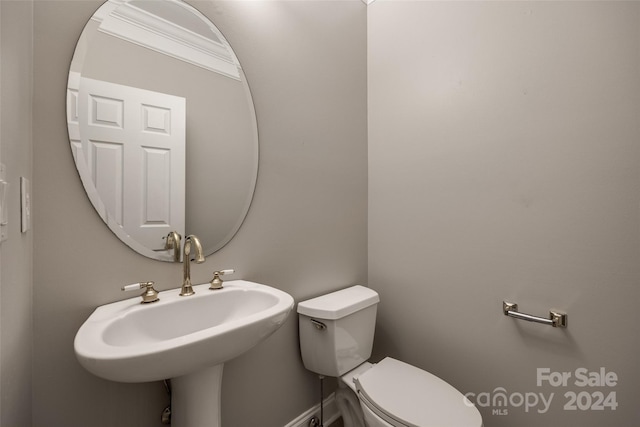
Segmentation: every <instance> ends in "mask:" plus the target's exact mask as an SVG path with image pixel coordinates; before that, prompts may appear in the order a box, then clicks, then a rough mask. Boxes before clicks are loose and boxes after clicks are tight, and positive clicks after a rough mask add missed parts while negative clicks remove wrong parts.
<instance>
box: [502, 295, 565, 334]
mask: <svg viewBox="0 0 640 427" xmlns="http://www.w3.org/2000/svg"><path fill="white" fill-rule="evenodd" d="M502 311H503V312H504V314H505V316H510V317H515V318H516V319H522V320H526V321H529V322H536V323H544V324H545V325H551V326H553V327H554V328H566V327H567V314H566V313H560V312H558V311H553V310H551V311H549V317H548V318H545V317H538V316H533V315H531V314H526V313H520V312H519V311H518V304H516V303H515V302H507V301H502Z"/></svg>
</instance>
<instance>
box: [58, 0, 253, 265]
mask: <svg viewBox="0 0 640 427" xmlns="http://www.w3.org/2000/svg"><path fill="white" fill-rule="evenodd" d="M67 123H68V129H69V140H70V143H71V150H72V153H73V157H74V160H75V163H76V167H77V169H78V173H79V175H80V178H81V180H82V183H83V185H84V188H85V190H86V193H87V195H88V197H89V200H90V201H91V203H92V204H93V206H94V208H95V209H96V211H97V212H98V214H99V215H100V217H101V218H102V219H103V220H104V222H105V223H106V224H107V226H108V227H109V228H110V229H111V230H112V231H113V232H114V233H115V234H116V235H117V236H118V237H119V238H120V239H121V240H122V241H123V242H124V243H126V244H127V245H128V246H130V247H131V248H133V249H134V250H136V251H137V252H138V253H140V254H143V255H145V256H147V257H150V258H153V259H158V260H163V261H176V260H179V257H178V259H176V258H175V255H174V253H179V251H174V249H173V247H175V246H176V245H174V244H173V240H174V239H172V238H168V237H169V236H175V234H173V233H172V232H177V233H178V234H179V235H180V236H182V237H184V236H186V235H189V234H196V235H197V236H198V237H199V238H200V241H201V242H202V245H203V248H204V250H205V252H206V254H207V255H209V254H212V253H213V252H215V251H216V250H218V249H220V248H221V247H223V246H224V245H225V244H226V243H227V242H229V240H231V238H232V237H233V236H234V234H235V233H236V232H237V231H238V229H239V228H240V226H241V225H242V222H243V220H244V218H245V216H246V214H247V211H248V210H249V206H250V204H251V200H252V198H253V192H254V189H255V184H256V178H257V172H258V132H257V124H256V116H255V111H254V107H253V101H252V99H251V94H250V92H249V86H248V84H247V80H246V78H245V76H244V74H243V72H242V68H241V67H240V63H239V62H238V59H237V58H236V55H235V54H234V52H233V50H232V49H231V46H230V45H229V43H228V42H227V41H226V39H225V38H224V36H223V35H222V33H221V32H220V31H219V30H218V29H217V28H216V27H215V25H214V24H213V23H212V22H211V21H210V20H209V19H207V18H206V17H205V16H204V15H203V14H201V13H200V12H198V11H197V10H196V9H194V8H193V7H191V6H189V5H188V4H186V3H184V2H183V1H180V0H155V1H147V0H109V1H107V2H106V3H105V4H103V5H102V6H101V7H100V8H99V9H98V10H97V11H96V13H95V14H94V15H93V16H92V17H91V19H90V20H89V22H88V23H87V24H86V26H85V28H84V30H83V32H82V34H81V36H80V39H79V40H78V44H77V46H76V50H75V53H74V56H73V59H72V62H71V67H70V70H69V81H68V87H67Z"/></svg>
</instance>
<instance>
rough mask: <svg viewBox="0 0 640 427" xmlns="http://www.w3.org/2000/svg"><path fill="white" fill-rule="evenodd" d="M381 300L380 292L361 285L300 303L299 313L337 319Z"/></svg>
mask: <svg viewBox="0 0 640 427" xmlns="http://www.w3.org/2000/svg"><path fill="white" fill-rule="evenodd" d="M378 302H380V297H379V296H378V293H377V292H376V291H374V290H373V289H370V288H366V287H364V286H361V285H355V286H351V287H350V288H346V289H342V290H339V291H336V292H331V293H330V294H326V295H321V296H319V297H316V298H312V299H309V300H306V301H301V302H300V303H298V313H299V314H304V315H305V316H309V317H314V318H316V319H326V320H335V319H340V318H342V317H345V316H348V315H349V314H352V313H355V312H356V311H358V310H362V309H363V308H367V307H369V306H371V305H373V304H377V303H378Z"/></svg>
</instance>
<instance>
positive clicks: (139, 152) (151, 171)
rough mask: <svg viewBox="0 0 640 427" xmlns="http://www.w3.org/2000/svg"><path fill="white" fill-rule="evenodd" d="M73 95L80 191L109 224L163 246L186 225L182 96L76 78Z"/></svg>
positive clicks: (153, 246) (155, 246)
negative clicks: (81, 165) (81, 168)
mask: <svg viewBox="0 0 640 427" xmlns="http://www.w3.org/2000/svg"><path fill="white" fill-rule="evenodd" d="M78 103H79V109H78V111H79V114H78V125H79V128H80V129H79V130H80V132H79V134H80V135H81V138H80V142H79V144H77V145H76V150H77V152H76V157H78V156H83V157H84V161H85V165H86V171H85V173H87V174H88V175H89V176H88V177H83V182H84V185H85V188H86V187H87V186H90V187H92V188H90V189H88V191H87V193H89V194H90V197H91V193H93V194H94V195H95V196H96V199H97V200H99V202H98V204H99V205H100V208H99V209H98V211H99V212H100V211H101V210H102V211H103V212H102V213H101V215H102V216H103V219H105V220H106V221H107V223H108V224H109V226H110V227H111V228H112V229H113V228H114V227H119V228H121V230H122V231H123V232H124V234H125V235H126V236H128V237H130V238H131V239H133V240H135V241H136V242H138V243H141V244H143V245H144V246H146V247H148V248H151V249H152V250H162V249H163V248H164V238H165V237H166V236H167V234H168V233H169V232H171V231H177V232H178V233H180V234H181V235H184V229H185V179H184V176H185V156H186V100H185V98H182V97H178V96H173V95H168V94H164V93H159V92H153V91H148V90H143V89H138V88H134V87H130V86H124V85H119V84H114V83H109V82H104V81H100V80H94V79H89V78H80V82H79V88H78ZM80 173H81V175H82V174H83V171H80ZM89 190H90V191H89ZM95 204H96V202H95V201H94V205H95ZM118 234H119V235H122V233H118Z"/></svg>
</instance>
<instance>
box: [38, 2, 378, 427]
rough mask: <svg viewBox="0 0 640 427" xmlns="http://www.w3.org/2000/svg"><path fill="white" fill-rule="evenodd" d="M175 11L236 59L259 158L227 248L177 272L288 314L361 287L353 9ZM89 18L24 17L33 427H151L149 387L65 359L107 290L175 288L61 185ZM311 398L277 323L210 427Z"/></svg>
mask: <svg viewBox="0 0 640 427" xmlns="http://www.w3.org/2000/svg"><path fill="white" fill-rule="evenodd" d="M190 3H192V4H193V5H194V6H196V7H197V8H198V9H199V10H200V11H202V12H203V13H204V14H205V15H207V16H209V17H210V18H211V19H212V20H213V21H214V22H215V23H216V25H217V26H218V27H219V28H220V29H221V30H222V32H223V33H224V34H225V36H226V38H227V39H228V40H229V41H230V43H231V45H232V46H233V48H234V50H235V52H236V54H237V55H238V57H239V59H240V61H241V63H242V65H243V68H244V71H245V73H246V75H247V78H248V80H249V83H250V85H251V89H252V94H253V98H254V102H255V107H256V112H257V116H258V126H259V129H258V130H259V133H260V144H261V145H260V150H261V152H260V156H261V158H260V170H259V176H258V186H257V189H256V194H255V198H254V202H253V205H252V208H251V210H250V212H249V215H248V217H247V220H246V221H245V223H244V225H243V227H242V228H241V229H240V232H239V233H238V234H237V235H236V237H235V238H234V239H233V240H232V241H231V243H230V244H229V245H228V246H226V247H225V248H224V249H222V250H221V251H220V252H218V253H216V254H214V255H212V256H210V257H208V258H207V262H206V263H205V264H202V265H195V266H192V277H193V278H194V281H195V282H196V283H197V282H204V281H207V280H209V279H210V275H211V272H212V271H214V270H216V269H220V268H235V269H236V274H235V276H234V277H235V278H243V279H247V280H253V281H257V282H262V283H265V284H269V285H272V286H275V287H277V288H280V289H283V290H285V291H287V292H289V293H290V294H291V295H293V296H294V298H295V299H296V300H301V299H305V298H308V297H310V296H315V295H318V294H321V293H324V292H327V291H330V290H333V289H337V288H339V287H344V286H347V285H350V284H353V283H364V282H366V239H367V237H366V233H367V229H366V221H367V219H366V209H367V205H366V203H367V202H366V197H367V191H366V185H367V184H366V183H367V160H366V159H367V156H366V151H367V148H366V147H367V145H366V144H367V140H366V132H367V129H366V78H365V76H366V29H365V26H366V15H365V13H364V10H365V9H364V7H365V6H364V4H363V3H361V2H360V1H350V2H321V1H320V2H314V1H310V2H264V3H262V2H260V3H257V2H209V1H199V2H190ZM99 4H100V2H98V1H96V2H93V1H66V2H63V1H38V2H36V3H35V45H34V49H35V56H34V61H35V64H34V67H35V78H34V91H35V99H34V185H35V186H34V192H35V201H36V202H37V209H36V210H35V225H36V227H37V234H36V235H35V236H34V317H35V352H34V359H35V360H34V383H33V387H34V394H33V425H34V426H47V427H56V426H61V427H62V426H64V427H85V426H91V427H100V426H116V425H117V426H119V427H126V426H131V427H134V426H142V425H144V426H153V425H159V415H160V413H161V411H162V409H163V408H164V406H165V405H166V404H167V399H166V397H165V395H164V391H163V389H162V386H161V384H160V383H151V384H118V383H113V382H108V381H103V380H100V379H98V378H96V377H94V376H92V375H91V374H89V373H87V372H85V371H84V370H83V369H82V368H81V367H80V366H79V365H78V363H77V362H76V360H75V356H74V354H73V338H74V335H75V332H76V331H77V329H78V327H79V326H80V325H81V324H82V322H83V321H84V320H85V319H86V317H87V316H88V315H89V314H90V313H91V311H92V310H93V309H94V308H95V307H96V306H98V305H100V304H104V303H108V302H111V301H115V300H117V299H121V298H125V297H129V295H123V294H121V292H120V291H119V288H120V286H121V285H122V284H124V283H130V282H132V281H138V280H147V279H149V280H155V281H156V283H157V285H158V286H157V287H158V288H160V289H169V288H175V287H177V286H179V283H180V280H181V274H182V271H181V266H180V265H177V264H167V263H160V262H154V261H150V260H148V259H145V258H143V257H141V256H139V255H137V254H136V253H134V252H132V251H131V250H130V249H128V248H127V247H126V246H124V245H123V244H122V243H121V242H120V241H119V240H117V238H115V237H114V236H113V235H112V234H111V232H110V231H109V230H108V229H107V227H106V226H105V225H104V224H103V223H102V221H101V220H100V219H99V217H98V215H97V214H96V213H95V212H94V210H93V207H92V206H91V204H90V203H89V201H88V199H87V197H86V196H85V195H84V192H83V189H82V185H81V183H80V180H79V178H78V176H77V173H76V171H75V167H74V164H73V160H72V157H71V152H70V149H69V147H68V139H67V134H66V125H65V113H64V105H65V86H66V78H67V71H68V67H69V63H70V60H71V57H72V54H73V50H74V46H75V41H76V40H77V37H78V36H79V34H80V32H81V30H82V27H83V25H84V23H85V22H86V20H87V19H88V18H89V17H90V16H91V14H92V13H93V11H94V10H95V9H96V8H97V7H98V6H99ZM180 321H185V319H182V320H180ZM186 321H188V319H186ZM186 362H187V363H188V361H186ZM316 386H317V379H316V378H315V377H314V376H313V375H312V374H310V373H308V372H306V371H305V370H304V368H303V367H302V364H301V361H300V357H299V351H298V339H297V318H296V316H295V315H292V316H291V318H290V319H289V320H288V321H287V322H286V323H285V325H284V326H283V327H282V328H281V329H280V330H279V331H278V332H277V333H276V334H275V335H273V336H272V337H270V338H269V339H268V340H267V341H265V342H264V343H262V344H260V345H259V346H257V347H256V348H254V349H253V350H251V351H250V352H248V353H246V354H245V355H243V356H242V357H240V358H238V359H236V360H234V361H232V362H229V363H227V364H226V365H225V372H224V378H223V386H222V387H223V400H222V411H223V415H222V422H223V425H228V426H252V425H264V426H272V427H279V426H282V425H284V424H286V423H287V422H288V421H290V420H292V419H293V418H294V417H296V416H297V415H299V414H300V413H302V412H303V411H304V410H306V409H307V408H309V407H311V406H312V405H314V404H315V403H316V402H317V396H316V395H317V387H316ZM247 407H250V408H251V411H247V410H246V408H247Z"/></svg>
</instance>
